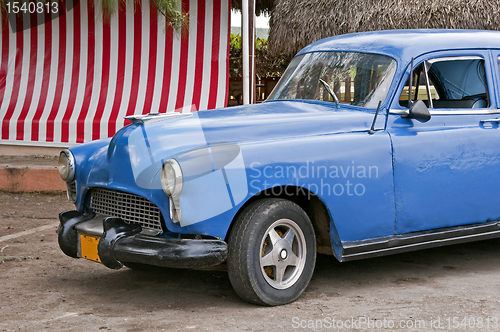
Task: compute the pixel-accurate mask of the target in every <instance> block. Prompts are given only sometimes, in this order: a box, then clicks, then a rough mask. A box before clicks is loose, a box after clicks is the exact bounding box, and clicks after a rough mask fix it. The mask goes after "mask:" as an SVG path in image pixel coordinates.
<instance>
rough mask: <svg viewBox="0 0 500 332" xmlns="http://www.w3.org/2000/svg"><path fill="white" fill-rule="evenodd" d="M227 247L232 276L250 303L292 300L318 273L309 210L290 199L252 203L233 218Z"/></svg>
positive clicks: (230, 277) (236, 289)
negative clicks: (307, 211) (315, 270)
mask: <svg viewBox="0 0 500 332" xmlns="http://www.w3.org/2000/svg"><path fill="white" fill-rule="evenodd" d="M290 232H291V233H293V238H290V237H289V235H290V236H291V233H290ZM276 234H277V235H279V237H280V238H278V237H276ZM287 234H288V235H287ZM273 239H274V240H273ZM290 239H291V241H290ZM228 245H229V253H228V259H227V270H228V274H229V280H230V281H231V284H232V286H233V288H234V290H235V291H236V293H238V295H239V296H240V297H241V298H242V299H243V300H245V301H247V302H250V303H254V304H260V305H269V306H275V305H282V304H286V303H290V302H293V301H295V300H296V299H297V298H299V297H300V295H302V293H303V292H304V290H305V289H306V287H307V285H308V284H309V281H310V280H311V277H312V275H313V272H314V266H315V263H316V237H315V235H314V228H313V226H312V224H311V221H310V220H309V217H308V216H307V214H306V213H305V212H304V210H302V209H301V208H300V207H299V206H298V205H297V204H295V203H293V202H291V201H288V200H285V199H279V198H266V199H262V200H259V201H256V202H254V203H252V204H250V205H249V206H248V207H246V208H245V210H244V211H243V212H242V213H241V214H240V215H239V216H238V218H237V219H236V220H235V221H234V225H233V227H232V229H231V233H230V235H229V239H228ZM269 263H271V265H267V264H269ZM289 264H291V265H289ZM279 276H281V277H279Z"/></svg>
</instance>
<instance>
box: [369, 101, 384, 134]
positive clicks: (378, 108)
mask: <svg viewBox="0 0 500 332" xmlns="http://www.w3.org/2000/svg"><path fill="white" fill-rule="evenodd" d="M381 104H382V100H379V101H378V106H377V110H376V111H375V116H374V117H373V122H372V127H371V128H370V131H369V132H368V134H370V135H372V134H373V133H374V132H375V130H374V129H373V128H374V127H375V121H377V115H378V111H379V110H380V105H381Z"/></svg>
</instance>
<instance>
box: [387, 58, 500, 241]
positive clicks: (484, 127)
mask: <svg viewBox="0 0 500 332" xmlns="http://www.w3.org/2000/svg"><path fill="white" fill-rule="evenodd" d="M414 69H416V70H417V72H418V71H420V75H418V73H417V72H416V75H414V77H416V79H415V80H414V84H412V90H413V91H415V93H412V99H413V100H416V99H422V100H424V102H425V103H426V104H427V106H428V107H429V111H430V113H431V119H430V120H429V121H427V122H420V121H418V120H416V119H412V118H409V117H402V115H403V116H404V114H405V113H408V107H407V98H406V101H405V100H404V99H405V98H404V96H405V93H406V89H407V87H406V88H405V87H404V86H405V84H404V83H405V82H406V80H407V77H408V76H409V72H410V71H409V69H408V70H407V74H406V78H403V80H402V82H401V84H400V87H399V90H398V91H399V94H398V95H401V98H399V99H400V100H395V101H394V103H393V104H392V106H391V110H390V112H389V116H388V123H387V129H388V132H389V133H390V135H391V140H392V144H393V167H394V190H395V207H396V220H395V234H402V233H408V232H415V231H421V230H428V229H436V228H444V227H450V226H457V225H465V224H474V223H480V222H485V221H489V220H499V219H500V204H499V203H500V144H499V143H500V128H499V121H500V120H495V119H497V118H500V114H499V112H500V110H499V109H498V107H499V106H498V96H497V94H496V93H495V89H494V85H496V84H497V83H498V82H497V75H498V64H497V59H496V58H495V59H494V61H492V53H491V52H490V51H487V50H479V51H463V52H456V51H455V52H440V53H434V54H429V55H426V56H422V57H419V58H416V59H415V62H414ZM425 73H427V75H425ZM419 76H420V77H419ZM417 77H418V79H417ZM426 82H429V83H426ZM395 99H398V98H395Z"/></svg>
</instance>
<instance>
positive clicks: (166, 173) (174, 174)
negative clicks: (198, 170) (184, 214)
mask: <svg viewBox="0 0 500 332" xmlns="http://www.w3.org/2000/svg"><path fill="white" fill-rule="evenodd" d="M161 187H162V188H163V191H164V192H165V194H167V196H171V197H172V196H173V197H175V196H178V195H179V194H180V193H181V191H182V171H181V167H180V166H179V163H178V162H177V160H175V159H169V160H167V161H165V162H164V163H163V166H162V167H161Z"/></svg>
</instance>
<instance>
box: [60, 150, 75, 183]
mask: <svg viewBox="0 0 500 332" xmlns="http://www.w3.org/2000/svg"><path fill="white" fill-rule="evenodd" d="M57 168H58V169H59V174H60V175H61V177H62V179H63V180H64V181H66V182H70V181H73V180H74V179H75V158H74V157H73V154H72V153H71V151H69V150H67V149H66V150H63V151H61V154H60V155H59V165H58V166H57Z"/></svg>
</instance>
